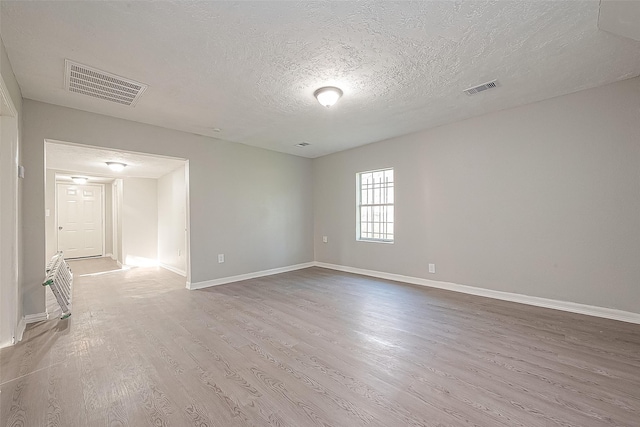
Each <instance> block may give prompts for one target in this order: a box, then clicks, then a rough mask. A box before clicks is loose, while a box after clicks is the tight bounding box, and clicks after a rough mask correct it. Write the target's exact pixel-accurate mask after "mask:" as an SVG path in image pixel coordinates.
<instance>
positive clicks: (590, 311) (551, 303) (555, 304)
mask: <svg viewBox="0 0 640 427" xmlns="http://www.w3.org/2000/svg"><path fill="white" fill-rule="evenodd" d="M309 267H321V268H328V269H331V270H337V271H343V272H345V273H354V274H361V275H363V276H370V277H376V278H379V279H385V280H393V281H396V282H403V283H409V284H412V285H419V286H428V287H430V288H437V289H444V290H448V291H453V292H461V293H464V294H469V295H476V296H481V297H487V298H493V299H498V300H502V301H511V302H516V303H520V304H528V305H532V306H536V307H544V308H551V309H554V310H561V311H567V312H570V313H578V314H585V315H587V316H595V317H602V318H605V319H612V320H619V321H622V322H628V323H635V324H640V313H632V312H629V311H623V310H616V309H613V308H606V307H598V306H594V305H587V304H579V303H575V302H570V301H560V300H554V299H549V298H541V297H533V296H529V295H522V294H517V293H512V292H503V291H496V290H492V289H486V288H478V287H475V286H468V285H461V284H457V283H451V282H441V281H437V280H429V279H423V278H420V277H412V276H404V275H401V274H393V273H385V272H383V271H375V270H366V269H363V268H356V267H348V266H344V265H337V264H328V263H324V262H318V261H313V262H307V263H303V264H296V265H291V266H288V267H280V268H274V269H271V270H263V271H256V272H253V273H247V274H240V275H237V276H229V277H223V278H220V279H214V280H207V281H204V282H197V283H189V282H187V289H190V290H196V289H204V288H208V287H211V286H219V285H225V284H227V283H233V282H239V281H242V280H249V279H255V278H257V277H264V276H270V275H273V274H279V273H286V272H288V271H294V270H301V269H303V268H309Z"/></svg>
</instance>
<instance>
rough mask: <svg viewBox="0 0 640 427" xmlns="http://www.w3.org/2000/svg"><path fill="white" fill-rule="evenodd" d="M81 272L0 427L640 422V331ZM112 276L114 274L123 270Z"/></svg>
mask: <svg viewBox="0 0 640 427" xmlns="http://www.w3.org/2000/svg"><path fill="white" fill-rule="evenodd" d="M100 263H103V264H104V263H107V264H108V261H105V260H87V261H79V262H72V263H71V266H72V269H73V270H74V273H75V282H74V283H75V289H74V300H73V303H74V305H73V315H72V316H71V318H70V319H69V320H65V321H59V320H57V319H54V320H49V321H47V322H41V323H37V324H34V325H30V326H29V328H28V329H27V331H26V332H25V339H24V341H23V342H21V343H19V344H18V345H16V346H14V347H10V348H6V349H3V350H0V399H1V401H0V425H1V426H12V427H13V426H28V427H30V426H127V425H128V426H199V427H204V426H223V427H227V426H298V427H300V426H349V427H355V426H388V427H392V426H393V427H395V426H527V427H536V426H540V427H542V426H545V427H546V426H580V427H588V426H640V326H639V325H633V324H627V323H623V322H617V321H612V320H604V319H597V318H592V317H588V316H582V315H577V314H570V313H563V312H559V311H554V310H548V309H543V308H536V307H529V306H525V305H521V304H515V303H509V302H504V301H496V300H491V299H487V298H481V297H475V296H469V295H463V294H457V293H453V292H448V291H443V290H436V289H429V288H423V287H417V286H411V285H404V284H400V283H395V282H389V281H384V280H379V279H373V278H367V277H362V276H357V275H352V274H346V273H340V272H335V271H331V270H326V269H321V268H310V269H306V270H300V271H295V272H290V273H284V274H280V275H275V276H269V277H265V278H260V279H254V280H248V281H245V282H239V283H234V284H229V285H224V286H218V287H215V288H209V289H205V290H200V291H188V290H186V289H184V279H183V278H182V277H179V276H177V275H175V274H173V273H170V272H168V271H165V270H162V269H158V268H135V269H130V270H127V271H110V272H106V273H103V274H94V273H96V272H97V271H106V270H109V268H110V267H109V265H103V264H100ZM111 267H113V266H111Z"/></svg>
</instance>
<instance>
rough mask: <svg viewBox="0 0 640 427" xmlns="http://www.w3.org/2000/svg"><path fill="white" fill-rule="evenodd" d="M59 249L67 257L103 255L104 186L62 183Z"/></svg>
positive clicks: (59, 190)
mask: <svg viewBox="0 0 640 427" xmlns="http://www.w3.org/2000/svg"><path fill="white" fill-rule="evenodd" d="M57 190H58V197H57V199H58V207H57V213H58V250H59V251H63V252H64V257H65V258H81V257H89V256H100V255H102V238H103V220H102V216H103V209H102V186H100V185H75V184H58V186H57Z"/></svg>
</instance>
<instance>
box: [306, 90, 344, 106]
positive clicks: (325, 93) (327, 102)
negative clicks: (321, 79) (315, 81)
mask: <svg viewBox="0 0 640 427" xmlns="http://www.w3.org/2000/svg"><path fill="white" fill-rule="evenodd" d="M313 96H315V97H316V99H317V100H318V102H319V103H320V104H322V105H324V106H325V107H327V108H329V107H331V106H332V105H333V104H335V103H336V102H338V99H340V97H341V96H342V90H340V88H337V87H334V86H325V87H321V88H320V89H318V90H316V91H315V92H313Z"/></svg>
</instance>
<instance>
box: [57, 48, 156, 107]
mask: <svg viewBox="0 0 640 427" xmlns="http://www.w3.org/2000/svg"><path fill="white" fill-rule="evenodd" d="M64 87H65V89H67V90H68V91H69V92H75V93H80V94H83V95H87V96H92V97H94V98H99V99H103V100H105V101H111V102H116V103H118V104H122V105H128V106H134V105H135V104H136V102H138V99H140V96H141V95H142V94H143V93H144V91H145V90H146V89H147V87H148V86H147V85H146V84H144V83H140V82H136V81H134V80H130V79H125V78H123V77H120V76H116V75H115V74H111V73H107V72H105V71H101V70H97V69H95V68H92V67H88V66H86V65H82V64H78V63H77V62H73V61H69V60H68V59H67V60H65V73H64Z"/></svg>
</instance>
